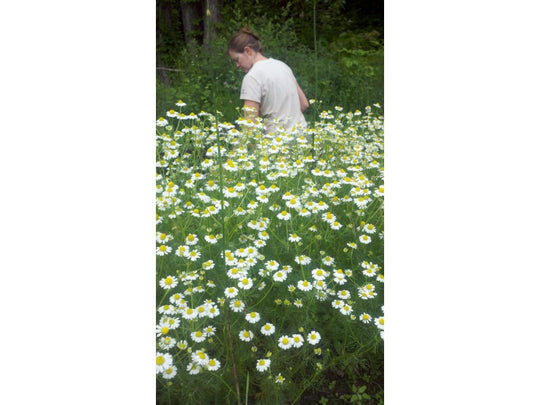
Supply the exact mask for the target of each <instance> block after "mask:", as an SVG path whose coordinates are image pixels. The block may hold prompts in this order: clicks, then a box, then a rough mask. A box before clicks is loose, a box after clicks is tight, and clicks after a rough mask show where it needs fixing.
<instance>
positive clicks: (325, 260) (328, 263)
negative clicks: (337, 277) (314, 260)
mask: <svg viewBox="0 0 540 405" xmlns="http://www.w3.org/2000/svg"><path fill="white" fill-rule="evenodd" d="M322 263H323V264H324V265H326V266H331V265H333V264H334V258H333V257H330V256H325V257H323V259H322Z"/></svg>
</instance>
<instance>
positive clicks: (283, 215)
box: [277, 211, 291, 221]
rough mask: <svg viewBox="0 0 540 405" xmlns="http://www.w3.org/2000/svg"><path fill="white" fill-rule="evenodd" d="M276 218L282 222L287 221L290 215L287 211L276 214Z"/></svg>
mask: <svg viewBox="0 0 540 405" xmlns="http://www.w3.org/2000/svg"><path fill="white" fill-rule="evenodd" d="M277 217H278V219H281V220H282V221H287V220H289V219H290V218H291V214H289V213H288V212H287V211H281V212H280V213H279V214H277Z"/></svg>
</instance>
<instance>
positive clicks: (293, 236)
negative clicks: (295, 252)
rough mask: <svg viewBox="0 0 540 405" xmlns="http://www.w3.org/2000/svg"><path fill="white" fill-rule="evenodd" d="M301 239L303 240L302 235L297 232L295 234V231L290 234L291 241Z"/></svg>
mask: <svg viewBox="0 0 540 405" xmlns="http://www.w3.org/2000/svg"><path fill="white" fill-rule="evenodd" d="M301 240H302V238H301V237H300V236H298V235H297V234H295V233H292V234H289V241H290V242H300V241H301Z"/></svg>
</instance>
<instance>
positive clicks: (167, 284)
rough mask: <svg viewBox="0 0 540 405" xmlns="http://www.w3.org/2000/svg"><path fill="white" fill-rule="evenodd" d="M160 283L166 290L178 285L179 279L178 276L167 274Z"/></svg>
mask: <svg viewBox="0 0 540 405" xmlns="http://www.w3.org/2000/svg"><path fill="white" fill-rule="evenodd" d="M159 285H160V287H161V288H163V289H164V290H170V289H171V288H174V287H176V286H177V285H178V279H177V278H176V276H167V277H165V278H162V279H161V280H159Z"/></svg>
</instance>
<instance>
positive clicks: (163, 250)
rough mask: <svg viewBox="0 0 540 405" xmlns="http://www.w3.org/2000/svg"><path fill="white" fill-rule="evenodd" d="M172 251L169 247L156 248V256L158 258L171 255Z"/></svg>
mask: <svg viewBox="0 0 540 405" xmlns="http://www.w3.org/2000/svg"><path fill="white" fill-rule="evenodd" d="M171 251H172V248H171V247H170V246H167V245H159V246H158V247H157V248H156V254H157V255H158V256H165V255H168V254H169V253H171Z"/></svg>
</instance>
